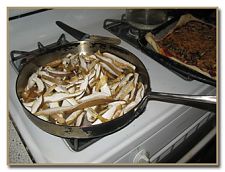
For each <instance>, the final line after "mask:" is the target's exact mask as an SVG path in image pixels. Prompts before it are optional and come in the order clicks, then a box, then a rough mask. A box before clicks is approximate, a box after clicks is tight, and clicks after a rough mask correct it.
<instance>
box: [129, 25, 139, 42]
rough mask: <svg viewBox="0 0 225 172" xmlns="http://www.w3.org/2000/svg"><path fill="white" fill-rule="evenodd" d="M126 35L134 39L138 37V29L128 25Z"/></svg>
mask: <svg viewBox="0 0 225 172" xmlns="http://www.w3.org/2000/svg"><path fill="white" fill-rule="evenodd" d="M127 35H128V36H132V37H134V38H135V39H138V37H139V30H138V29H135V28H133V27H130V29H129V31H128V34H127Z"/></svg>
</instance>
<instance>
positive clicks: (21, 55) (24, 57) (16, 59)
mask: <svg viewBox="0 0 225 172" xmlns="http://www.w3.org/2000/svg"><path fill="white" fill-rule="evenodd" d="M67 43H69V41H67V40H66V37H65V35H64V34H62V35H61V36H60V37H59V39H58V40H57V41H56V42H54V43H52V44H50V45H46V46H44V45H43V44H42V43H40V42H38V43H37V46H38V48H37V49H36V50H33V51H30V52H28V51H18V50H13V51H11V52H10V56H11V63H12V65H13V67H14V68H15V69H16V71H17V72H18V71H20V69H21V68H22V67H23V65H24V64H25V63H27V62H28V61H29V60H30V59H32V58H33V57H34V55H39V54H41V53H44V52H45V51H46V50H48V49H53V48H55V47H59V46H62V45H65V44H67Z"/></svg>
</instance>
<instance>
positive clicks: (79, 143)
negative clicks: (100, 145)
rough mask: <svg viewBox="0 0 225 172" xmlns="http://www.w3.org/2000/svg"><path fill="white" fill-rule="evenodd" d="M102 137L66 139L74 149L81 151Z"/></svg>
mask: <svg viewBox="0 0 225 172" xmlns="http://www.w3.org/2000/svg"><path fill="white" fill-rule="evenodd" d="M100 139H101V137H97V138H92V139H65V140H66V142H67V143H68V145H69V146H70V148H71V149H72V150H74V151H76V152H79V151H81V150H83V149H85V148H87V147H88V146H90V145H91V144H93V143H95V142H97V141H98V140H100Z"/></svg>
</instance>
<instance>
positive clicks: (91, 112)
mask: <svg viewBox="0 0 225 172" xmlns="http://www.w3.org/2000/svg"><path fill="white" fill-rule="evenodd" d="M85 111H86V116H87V120H88V121H89V122H94V121H95V120H96V118H97V115H98V114H97V113H96V112H95V111H94V110H93V108H92V107H89V108H86V109H85Z"/></svg>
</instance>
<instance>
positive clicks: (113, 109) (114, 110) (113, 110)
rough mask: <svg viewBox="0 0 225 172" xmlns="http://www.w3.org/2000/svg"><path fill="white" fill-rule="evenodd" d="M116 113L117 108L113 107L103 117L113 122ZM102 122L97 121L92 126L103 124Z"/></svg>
mask: <svg viewBox="0 0 225 172" xmlns="http://www.w3.org/2000/svg"><path fill="white" fill-rule="evenodd" d="M115 112H116V106H112V107H111V108H110V109H109V110H107V111H106V112H105V113H104V114H103V115H102V117H103V118H105V119H108V120H111V118H112V117H113V115H114V113H115ZM101 123H102V121H101V120H100V119H97V120H96V121H95V122H94V123H93V124H92V125H96V124H101Z"/></svg>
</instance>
